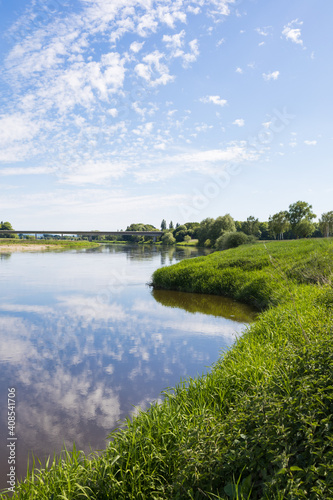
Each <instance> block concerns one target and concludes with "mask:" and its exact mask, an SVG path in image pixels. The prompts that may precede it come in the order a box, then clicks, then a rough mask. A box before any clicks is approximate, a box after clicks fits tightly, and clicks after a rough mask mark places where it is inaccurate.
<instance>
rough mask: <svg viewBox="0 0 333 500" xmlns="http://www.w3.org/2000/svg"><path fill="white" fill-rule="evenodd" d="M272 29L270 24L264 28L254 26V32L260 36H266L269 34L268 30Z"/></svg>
mask: <svg viewBox="0 0 333 500" xmlns="http://www.w3.org/2000/svg"><path fill="white" fill-rule="evenodd" d="M271 29H272V26H266V27H265V28H256V30H255V31H256V32H257V33H258V35H261V36H268V35H269V34H270V31H271Z"/></svg>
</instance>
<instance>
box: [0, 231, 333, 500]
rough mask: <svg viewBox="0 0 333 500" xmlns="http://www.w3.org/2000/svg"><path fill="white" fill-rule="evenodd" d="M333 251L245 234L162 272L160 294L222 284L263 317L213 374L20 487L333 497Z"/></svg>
mask: <svg viewBox="0 0 333 500" xmlns="http://www.w3.org/2000/svg"><path fill="white" fill-rule="evenodd" d="M332 262H333V239H330V238H327V239H321V240H297V241H276V242H267V243H257V244H255V245H244V246H240V247H238V248H236V249H230V250H226V251H223V252H215V253H213V254H211V255H209V256H206V257H198V258H195V259H190V260H185V261H182V262H180V263H178V264H176V265H174V266H169V267H166V268H161V269H158V270H157V271H155V273H154V275H153V286H154V288H155V291H156V293H157V294H158V290H159V289H172V290H179V291H190V292H201V293H206V294H215V295H225V296H228V297H231V298H234V299H237V300H239V301H243V302H246V303H249V304H253V305H255V306H256V307H257V308H258V310H260V311H261V313H260V315H259V318H258V320H257V321H256V322H255V323H254V324H252V325H251V326H250V327H249V328H248V330H247V332H246V333H245V334H244V335H243V336H242V337H241V338H239V339H238V340H237V342H236V343H235V345H234V346H233V348H232V349H231V350H229V351H228V352H225V354H224V355H222V356H221V357H220V359H219V361H218V362H217V363H216V364H215V365H214V366H213V367H212V369H211V371H210V373H208V374H207V375H205V376H202V377H200V378H196V379H188V380H186V381H182V382H181V383H180V384H179V385H178V386H177V387H176V388H175V389H173V390H170V391H169V392H167V393H165V395H164V400H163V403H162V404H154V405H152V406H151V407H150V408H149V410H148V411H145V412H141V413H139V414H138V415H137V416H136V417H135V418H134V419H133V421H129V420H128V421H127V427H126V429H125V430H122V431H119V432H114V433H113V434H112V440H111V443H110V445H109V446H108V448H107V449H106V450H105V451H104V452H103V453H102V454H101V455H100V456H97V455H96V456H94V457H86V456H85V455H83V454H82V453H80V452H79V451H77V450H75V449H74V450H73V451H72V452H68V451H64V453H63V455H62V457H60V458H58V460H57V461H56V462H53V463H52V465H51V464H49V465H48V464H47V465H46V466H45V467H44V470H42V471H38V470H34V471H33V473H31V475H30V477H29V478H28V479H26V481H25V482H24V483H21V484H20V485H19V486H18V488H17V490H16V493H15V495H14V497H13V498H20V499H29V500H30V499H34V498H36V499H39V500H42V499H51V498H52V499H58V498H59V499H60V498H62V499H74V498H90V499H117V500H118V499H120V500H125V499H126V500H127V499H142V500H143V499H156V500H162V499H186V498H188V499H205V498H209V499H216V498H220V499H232V498H239V499H240V498H244V499H245V498H250V499H269V500H271V499H284V498H289V499H295V498H304V499H310V500H311V499H331V498H333V390H332V387H333V347H332V333H333V330H332V310H333V309H332V308H333V289H332V278H333V268H332ZM162 297H163V294H162V295H161V300H162ZM2 498H6V496H5V495H2Z"/></svg>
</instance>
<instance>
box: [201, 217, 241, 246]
mask: <svg viewBox="0 0 333 500" xmlns="http://www.w3.org/2000/svg"><path fill="white" fill-rule="evenodd" d="M235 231H236V226H235V221H234V219H233V218H232V217H231V215H230V214H226V215H223V216H220V217H217V218H216V219H215V221H214V222H213V223H212V225H211V227H210V231H209V234H208V236H207V238H209V239H210V241H211V245H212V246H213V245H214V244H215V242H216V240H217V238H219V237H220V236H222V235H223V234H224V233H226V232H230V233H233V232H235Z"/></svg>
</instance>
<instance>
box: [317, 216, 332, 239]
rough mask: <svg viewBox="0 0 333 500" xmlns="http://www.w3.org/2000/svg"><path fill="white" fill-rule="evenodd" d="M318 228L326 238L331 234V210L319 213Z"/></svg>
mask: <svg viewBox="0 0 333 500" xmlns="http://www.w3.org/2000/svg"><path fill="white" fill-rule="evenodd" d="M319 228H320V231H321V233H322V235H323V236H326V238H328V237H329V236H330V235H332V234H333V212H326V213H324V214H321V218H320V219H319Z"/></svg>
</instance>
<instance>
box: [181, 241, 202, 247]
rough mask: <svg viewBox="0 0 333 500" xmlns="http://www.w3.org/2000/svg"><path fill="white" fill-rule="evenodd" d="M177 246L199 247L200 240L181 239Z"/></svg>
mask: <svg viewBox="0 0 333 500" xmlns="http://www.w3.org/2000/svg"><path fill="white" fill-rule="evenodd" d="M176 246H177V247H197V246H198V240H191V241H181V242H179V243H176Z"/></svg>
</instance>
